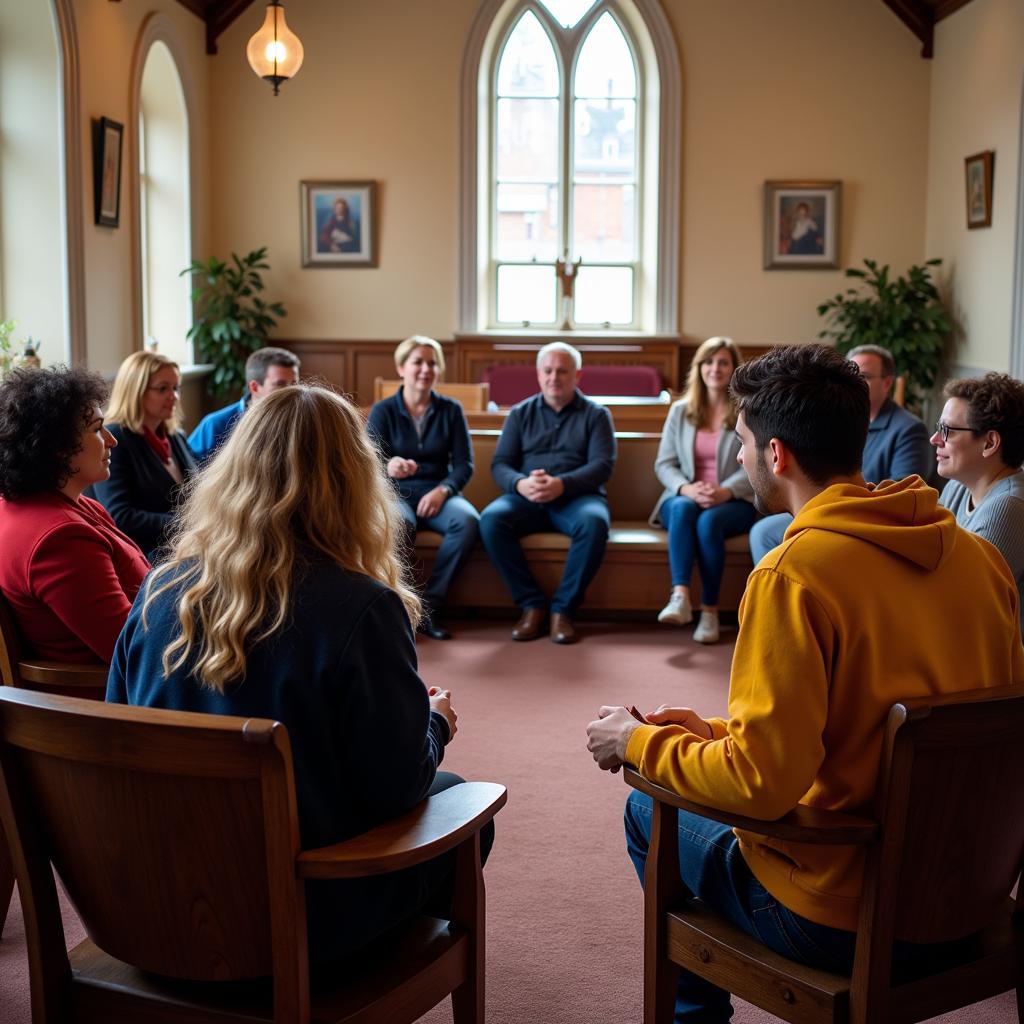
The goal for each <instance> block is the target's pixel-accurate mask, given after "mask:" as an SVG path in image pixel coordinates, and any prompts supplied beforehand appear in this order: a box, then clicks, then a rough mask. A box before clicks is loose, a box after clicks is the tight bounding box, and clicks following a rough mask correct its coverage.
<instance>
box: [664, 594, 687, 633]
mask: <svg viewBox="0 0 1024 1024" xmlns="http://www.w3.org/2000/svg"><path fill="white" fill-rule="evenodd" d="M658 621H659V622H668V623H670V624H671V625H673V626H685V625H686V624H687V623H688V622H693V609H692V608H691V607H690V599H689V597H687V596H686V594H677V593H675V591H673V592H672V594H671V595H670V596H669V599H668V604H667V605H665V607H664V608H662V609H661V611H660V612H658Z"/></svg>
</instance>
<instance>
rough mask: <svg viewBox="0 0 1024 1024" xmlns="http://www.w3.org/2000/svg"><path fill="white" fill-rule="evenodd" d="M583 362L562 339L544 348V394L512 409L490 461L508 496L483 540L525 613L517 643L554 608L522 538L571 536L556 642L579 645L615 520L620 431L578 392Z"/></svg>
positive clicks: (491, 515) (533, 633) (485, 526)
mask: <svg viewBox="0 0 1024 1024" xmlns="http://www.w3.org/2000/svg"><path fill="white" fill-rule="evenodd" d="M582 364H583V360H582V358H581V357H580V354H579V352H577V351H576V349H574V348H573V347H572V346H571V345H566V344H565V343H564V342H561V341H554V342H552V343H551V344H549V345H545V346H544V347H543V348H542V349H541V350H540V351H539V352H538V353H537V379H538V381H539V383H540V394H538V395H534V396H533V397H532V398H527V399H526V400H525V401H522V402H520V403H519V404H518V405H516V406H514V407H513V409H512V411H511V412H510V413H509V414H508V419H507V420H506V421H505V426H504V428H503V429H502V431H501V437H500V438H499V439H498V446H497V448H496V449H495V452H494V459H493V461H492V462H491V471H492V472H493V473H494V479H495V480H496V481H497V483H498V486H499V487H501V489H502V490H503V491H504V492H505V493H504V494H503V495H502V496H501V497H500V498H497V499H496V500H494V501H492V502H491V503H490V505H488V506H487V508H485V509H484V511H483V513H482V514H481V516H480V538H481V540H482V541H483V543H484V547H485V548H486V549H487V554H488V555H489V556H490V558H491V561H492V562H493V563H494V565H495V568H496V569H497V570H498V572H499V573H500V574H501V577H502V579H503V580H504V581H505V585H506V586H507V587H508V589H509V592H510V593H511V594H512V599H513V600H514V601H515V603H516V604H517V605H518V606H519V607H520V609H521V610H522V615H521V617H520V619H519V622H518V623H516V626H515V628H514V629H513V630H512V639H513V640H535V639H536V638H537V637H539V636H540V635H541V633H542V632H543V629H544V625H545V620H546V619H547V612H548V599H547V596H546V595H545V593H544V591H543V590H542V589H541V587H540V585H539V584H538V583H537V581H536V579H535V578H534V576H533V573H532V572H530V568H529V566H528V565H527V562H526V556H525V555H524V554H523V549H522V545H521V544H520V543H519V538H520V537H523V536H525V535H526V534H528V533H543V532H546V531H549V530H553V531H557V532H558V533H564V534H566V535H567V536H569V537H570V538H571V543H570V545H569V554H568V556H567V557H566V560H565V569H564V570H563V572H562V580H561V582H560V583H559V586H558V589H557V590H556V591H555V593H554V596H553V597H552V599H551V628H550V636H551V639H552V641H554V642H555V643H556V644H571V643H575V641H576V639H577V637H576V630H575V627H574V626H573V621H572V619H573V616H574V615H575V613H576V609H577V608H579V606H580V605H581V604H582V603H583V597H584V595H585V593H586V590H587V586H588V585H589V584H590V581H591V580H592V579H593V578H594V574H595V573H596V572H597V570H598V569H599V568H600V565H601V559H602V558H603V557H604V549H605V545H606V543H607V541H608V528H609V523H610V520H609V515H608V502H607V500H606V498H605V489H604V485H605V482H606V481H607V480H608V478H609V477H610V476H611V475H612V469H613V468H614V466H615V431H614V430H613V428H612V418H611V416H610V415H609V413H608V410H607V409H605V408H603V407H602V406H600V405H598V404H597V403H596V402H592V401H590V399H589V398H586V397H585V396H584V395H582V394H581V393H580V392H579V391H578V390H577V384H578V383H579V377H580V367H581V366H582Z"/></svg>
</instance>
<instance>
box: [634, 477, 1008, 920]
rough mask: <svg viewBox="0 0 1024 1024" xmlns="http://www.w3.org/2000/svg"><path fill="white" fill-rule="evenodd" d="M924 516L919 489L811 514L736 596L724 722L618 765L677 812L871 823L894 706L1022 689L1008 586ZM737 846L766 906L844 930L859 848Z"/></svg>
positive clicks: (650, 737)
mask: <svg viewBox="0 0 1024 1024" xmlns="http://www.w3.org/2000/svg"><path fill="white" fill-rule="evenodd" d="M937 502H938V494H937V492H936V491H934V490H932V489H931V488H930V487H927V486H926V485H925V484H924V483H922V481H921V480H920V478H919V477H908V478H907V479H906V480H903V481H901V482H899V483H892V482H886V483H884V484H879V485H878V486H877V487H871V486H869V487H866V488H865V487H858V486H854V485H851V484H836V485H833V486H831V487H828V488H826V489H825V490H824V491H822V492H821V493H820V494H818V495H817V496H816V497H815V498H813V499H812V500H811V501H809V502H808V503H807V504H806V505H805V506H804V507H803V508H802V509H801V510H800V512H799V514H798V515H797V516H796V518H795V519H794V521H793V523H792V525H791V526H790V528H789V529H788V530H787V531H786V537H785V540H784V542H783V544H782V545H781V546H780V547H778V548H776V549H775V550H774V551H772V552H770V553H769V554H768V555H766V556H765V557H764V558H763V559H762V560H761V562H760V564H759V565H758V566H757V568H756V569H755V570H754V572H753V573H751V575H750V579H749V581H748V583H747V589H746V592H745V593H744V596H743V601H742V603H741V605H740V631H739V637H738V638H737V641H736V651H735V654H734V656H733V663H732V678H731V681H730V688H729V717H728V718H727V719H712V720H711V728H712V730H713V733H714V736H713V738H712V739H710V740H705V739H703V738H701V737H699V736H696V735H694V734H693V733H690V732H688V731H687V730H685V729H683V728H682V727H680V726H660V727H659V726H649V725H644V726H640V727H639V728H638V729H636V730H635V731H634V733H633V735H632V737H631V738H630V741H629V746H628V748H627V750H626V760H627V761H628V762H630V763H631V764H634V765H636V766H637V768H638V769H639V770H640V772H641V774H643V775H644V776H645V777H646V778H649V779H651V780H652V781H654V782H657V783H658V784H660V785H662V786H665V787H666V788H668V789H672V790H674V791H675V792H677V793H680V794H681V795H682V796H684V797H686V798H687V799H691V800H694V801H697V802H700V803H704V804H708V805H709V806H713V807H718V808H721V809H723V810H729V811H734V812H738V813H742V814H745V815H748V816H750V817H753V818H758V819H761V820H764V821H771V820H774V819H776V818H779V817H781V816H782V815H783V814H785V813H786V812H787V811H789V810H790V809H791V808H792V807H794V806H795V805H796V804H797V803H804V804H809V805H812V806H815V807H824V808H829V809H832V810H837V811H849V812H851V813H854V812H858V811H860V812H864V811H870V807H871V800H872V797H873V796H874V792H875V785H876V780H877V776H878V762H879V756H880V753H881V748H882V738H883V733H884V724H885V719H886V715H887V714H888V711H889V708H890V707H891V706H892V704H893V703H894V702H895V701H897V700H900V699H905V698H911V697H920V696H926V695H929V694H936V693H950V692H956V691H959V690H970V689H975V688H978V687H983V686H1007V685H1011V684H1024V648H1022V647H1021V640H1020V632H1019V630H1018V592H1017V586H1016V583H1015V582H1014V580H1013V577H1012V576H1011V574H1010V571H1009V569H1008V568H1007V566H1006V563H1005V561H1004V560H1003V557H1002V555H1000V554H999V552H998V551H997V550H996V549H995V548H994V547H992V546H991V545H990V544H989V543H988V542H987V541H984V540H982V539H981V538H980V537H977V536H975V535H974V534H972V533H968V532H967V531H966V530H962V529H960V528H959V527H958V526H957V525H956V520H955V519H954V517H953V515H952V514H951V513H950V512H948V511H947V510H946V509H944V508H941V507H939V505H938V503H937ZM737 835H738V836H739V839H740V848H741V850H742V853H743V856H744V858H745V859H746V861H747V863H748V864H749V865H750V868H751V870H752V871H753V872H754V874H755V875H756V876H757V878H758V879H759V881H760V882H761V884H762V885H764V886H765V888H766V889H767V890H768V891H769V892H770V893H771V894H772V895H773V896H775V897H776V899H778V900H779V901H780V902H781V903H783V904H784V905H785V906H787V907H789V908H790V909H791V910H793V911H795V912H796V913H798V914H801V915H802V916H804V917H806V918H809V919H810V920H812V921H816V922H818V923H819V924H825V925H831V926H832V927H835V928H845V929H849V930H853V929H855V928H856V926H857V910H858V901H859V897H860V889H861V880H862V873H863V851H862V850H860V849H858V848H855V847H847V846H811V845H807V844H801V843H789V842H781V841H778V840H773V839H765V838H763V837H760V836H757V835H755V834H753V833H750V832H743V831H737Z"/></svg>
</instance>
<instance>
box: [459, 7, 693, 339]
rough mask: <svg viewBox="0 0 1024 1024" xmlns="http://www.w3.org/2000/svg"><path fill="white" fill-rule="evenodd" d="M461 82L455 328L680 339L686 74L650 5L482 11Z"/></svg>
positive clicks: (658, 13)
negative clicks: (682, 85) (681, 124)
mask: <svg viewBox="0 0 1024 1024" xmlns="http://www.w3.org/2000/svg"><path fill="white" fill-rule="evenodd" d="M463 85H464V88H465V90H466V94H465V96H464V108H463V173H464V181H465V184H466V185H467V187H466V188H464V190H463V193H464V194H463V231H462V246H463V251H462V273H461V286H462V288H461V310H460V313H461V316H460V319H461V326H462V328H463V329H464V330H481V329H497V330H501V329H520V330H521V329H527V330H529V329H537V330H542V331H550V330H553V329H557V328H564V329H566V330H584V331H588V332H589V331H600V330H611V331H646V332H650V333H653V332H656V331H660V332H665V331H674V330H675V329H676V323H677V310H676V305H677V302H676V295H677V289H678V285H677V281H676V278H677V276H678V275H677V265H678V263H677V261H678V238H679V225H678V203H679V197H678V177H679V175H678V166H679V165H678V161H679V153H678V151H679V128H678V107H679V102H680V96H679V93H680V89H679V67H678V58H677V57H676V55H675V46H674V41H673V40H672V37H671V33H670V31H669V29H668V25H667V23H666V22H665V19H664V15H663V13H662V12H661V10H660V7H659V6H658V4H657V0H505V2H502V0H494V2H492V3H489V4H487V3H485V4H484V5H482V7H481V11H480V14H479V15H478V18H477V22H476V24H475V25H474V29H473V31H472V32H471V36H470V43H469V46H468V49H467V55H466V65H465V68H464V78H463ZM666 115H668V116H666Z"/></svg>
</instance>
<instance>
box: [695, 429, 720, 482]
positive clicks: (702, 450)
mask: <svg viewBox="0 0 1024 1024" xmlns="http://www.w3.org/2000/svg"><path fill="white" fill-rule="evenodd" d="M721 433H722V431H721V430H714V431H712V430H698V431H697V440H696V441H694V443H693V480H694V483H696V482H697V481H698V480H701V481H703V482H704V483H706V484H714V485H715V486H716V487H717V486H718V436H719V434H721Z"/></svg>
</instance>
